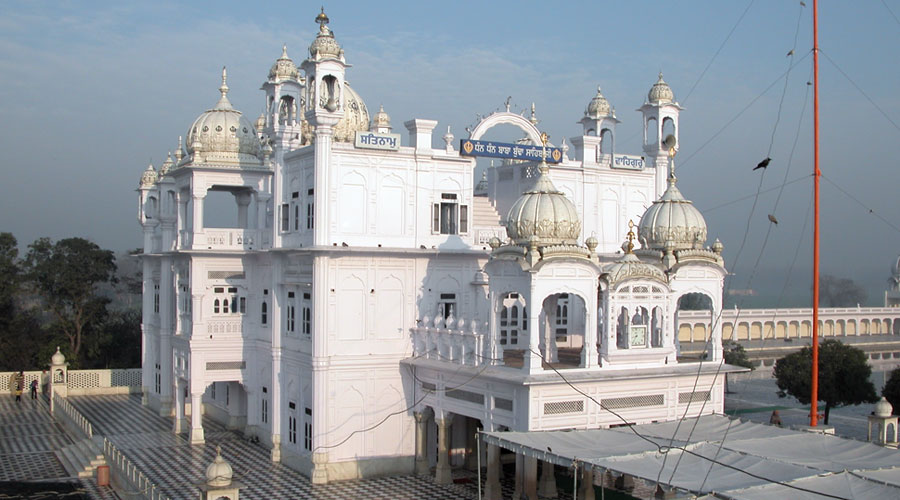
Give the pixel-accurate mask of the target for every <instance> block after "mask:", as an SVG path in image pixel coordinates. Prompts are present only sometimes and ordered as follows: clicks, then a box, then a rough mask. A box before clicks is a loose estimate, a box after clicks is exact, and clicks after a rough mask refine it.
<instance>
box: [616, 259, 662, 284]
mask: <svg viewBox="0 0 900 500" xmlns="http://www.w3.org/2000/svg"><path fill="white" fill-rule="evenodd" d="M603 274H604V275H605V276H606V281H607V282H608V283H609V284H610V285H615V284H617V283H619V282H621V281H625V280H628V279H652V280H656V281H660V282H662V283H665V282H666V276H665V274H663V272H662V271H660V270H659V268H658V267H656V266H653V265H650V264H647V263H644V262H642V261H641V259H639V258H638V257H637V255H635V254H633V253H631V252H626V253H625V256H624V257H623V258H622V259H621V260H618V261H616V262H613V263H612V264H608V265H607V266H606V267H605V268H604V269H603Z"/></svg>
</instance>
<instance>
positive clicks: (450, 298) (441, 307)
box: [438, 293, 457, 319]
mask: <svg viewBox="0 0 900 500" xmlns="http://www.w3.org/2000/svg"><path fill="white" fill-rule="evenodd" d="M438 315H439V316H440V317H441V318H444V319H447V318H449V317H450V316H453V317H457V314H456V294H455V293H442V294H441V299H440V301H438Z"/></svg>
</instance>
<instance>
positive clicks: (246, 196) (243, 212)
mask: <svg viewBox="0 0 900 500" xmlns="http://www.w3.org/2000/svg"><path fill="white" fill-rule="evenodd" d="M250 199H251V195H250V193H247V192H240V193H236V194H235V195H234V201H235V202H236V203H237V206H238V220H237V223H238V227H239V228H241V229H249V226H248V225H247V222H248V220H249V218H248V217H247V207H249V206H250Z"/></svg>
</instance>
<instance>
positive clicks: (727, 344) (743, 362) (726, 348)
mask: <svg viewBox="0 0 900 500" xmlns="http://www.w3.org/2000/svg"><path fill="white" fill-rule="evenodd" d="M722 356H723V357H724V358H725V363H726V364H729V365H734V366H743V367H744V368H750V369H751V370H752V369H753V363H752V362H751V361H750V358H749V357H748V356H747V351H746V349H744V346H742V345H741V344H738V343H737V342H735V341H733V340H730V339H726V340H723V341H722Z"/></svg>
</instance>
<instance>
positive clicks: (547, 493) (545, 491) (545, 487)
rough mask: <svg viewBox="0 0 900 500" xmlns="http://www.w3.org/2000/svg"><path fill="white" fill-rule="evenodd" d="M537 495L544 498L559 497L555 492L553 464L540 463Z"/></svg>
mask: <svg viewBox="0 0 900 500" xmlns="http://www.w3.org/2000/svg"><path fill="white" fill-rule="evenodd" d="M538 493H539V494H540V495H541V496H542V497H545V498H556V497H557V496H558V495H559V493H558V492H557V491H556V474H555V471H554V470H553V464H552V463H550V462H541V481H540V484H539V485H538Z"/></svg>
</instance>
